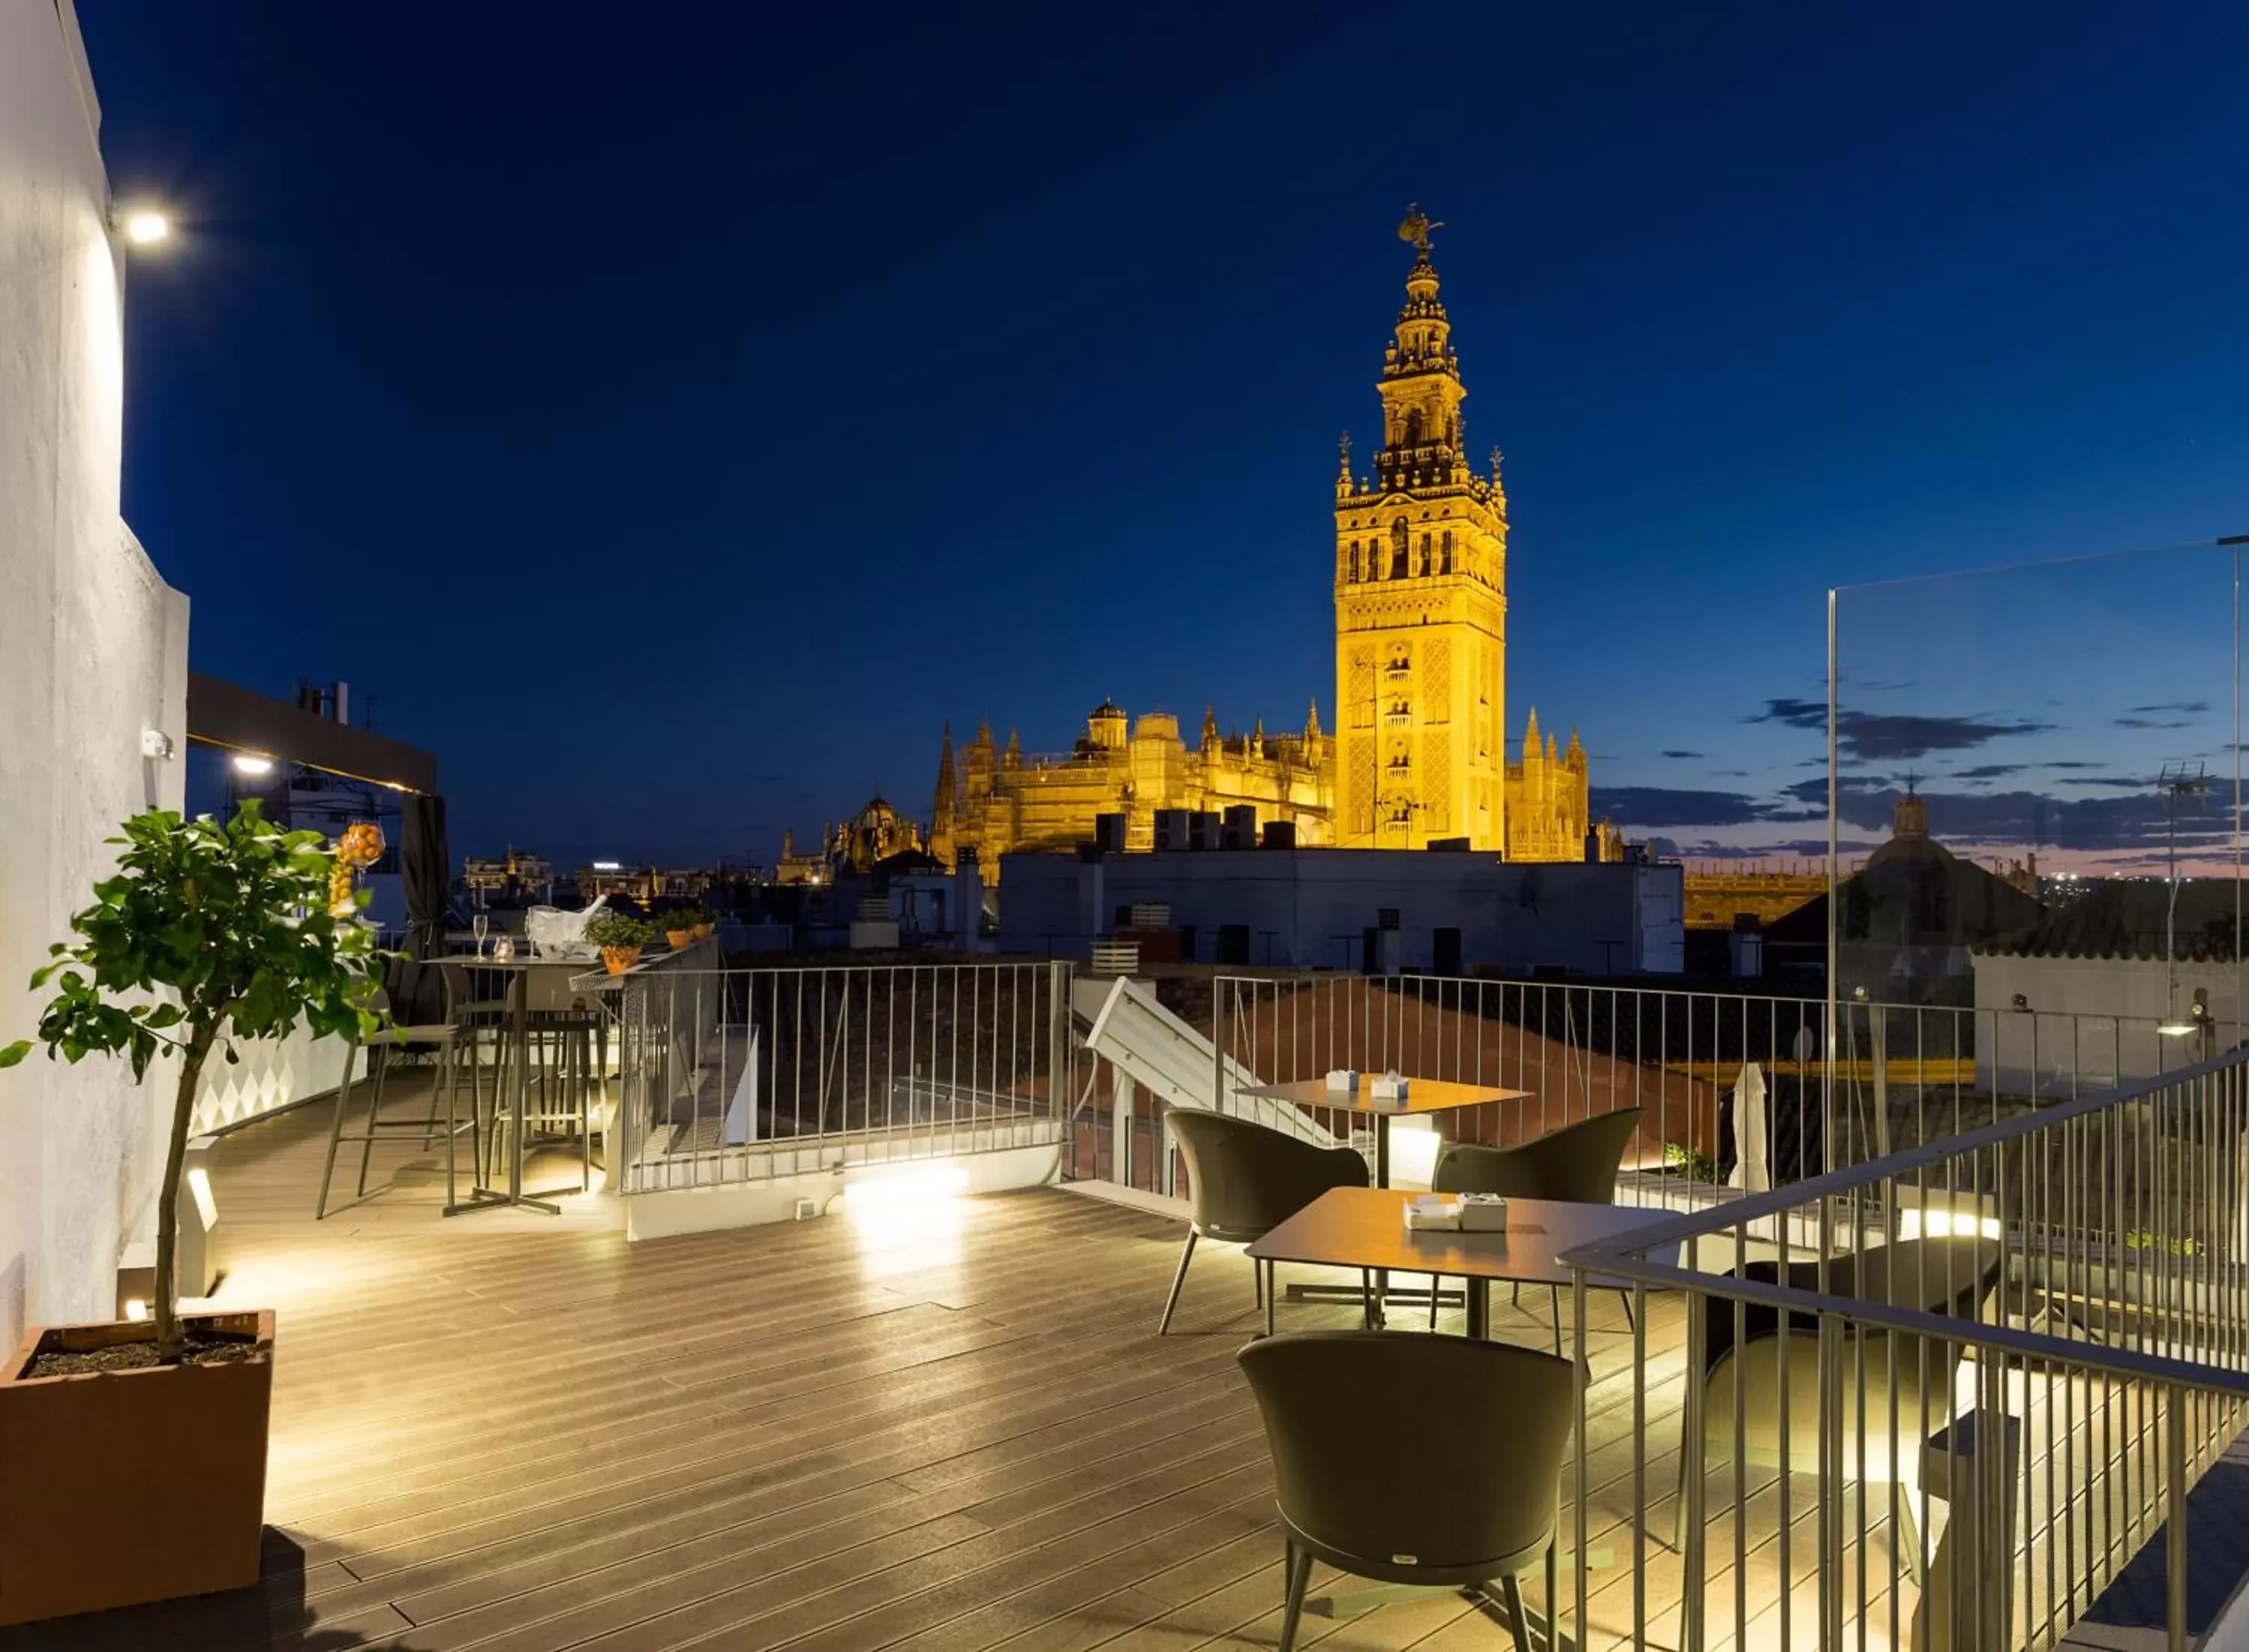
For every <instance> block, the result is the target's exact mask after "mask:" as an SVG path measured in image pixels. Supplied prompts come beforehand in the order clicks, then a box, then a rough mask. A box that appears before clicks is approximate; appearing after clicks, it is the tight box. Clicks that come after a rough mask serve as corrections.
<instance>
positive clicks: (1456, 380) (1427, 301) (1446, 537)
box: [1335, 208, 1507, 849]
mask: <svg viewBox="0 0 2249 1652" xmlns="http://www.w3.org/2000/svg"><path fill="white" fill-rule="evenodd" d="M1441 227H1442V226H1441V225H1438V224H1434V223H1430V222H1429V220H1428V219H1427V217H1425V216H1423V215H1422V214H1421V213H1420V210H1419V209H1412V208H1409V209H1407V213H1406V222H1405V223H1401V224H1400V225H1399V226H1398V235H1399V238H1400V240H1403V241H1408V242H1411V243H1413V246H1414V249H1415V250H1416V253H1417V257H1415V259H1414V263H1413V269H1412V270H1411V271H1408V272H1407V274H1406V307H1405V308H1404V309H1403V310H1401V311H1400V312H1399V313H1398V329H1397V338H1396V341H1395V342H1393V344H1392V345H1391V346H1390V349H1389V352H1388V353H1387V355H1386V357H1385V359H1384V361H1383V366H1382V381H1381V383H1380V385H1379V390H1380V392H1381V395H1382V450H1381V451H1380V452H1379V454H1377V455H1376V456H1375V460H1374V475H1373V476H1372V478H1371V479H1370V478H1367V477H1364V476H1361V477H1354V476H1352V475H1351V447H1350V440H1349V438H1348V437H1346V438H1345V444H1344V454H1343V465H1342V469H1341V471H1340V473H1339V474H1338V476H1337V477H1336V507H1335V523H1336V563H1335V613H1336V744H1337V764H1336V822H1335V832H1336V841H1337V842H1338V843H1339V844H1341V845H1342V846H1344V847H1346V848H1359V849H1372V848H1381V849H1418V848H1420V847H1424V846H1425V845H1427V843H1428V842H1429V841H1430V840H1432V839H1438V838H1466V839H1468V841H1469V843H1470V845H1471V846H1472V847H1475V848H1478V849H1499V848H1503V847H1504V845H1505V843H1506V841H1507V820H1506V807H1507V805H1506V795H1505V793H1506V774H1507V757H1506V751H1505V747H1504V744H1503V734H1504V730H1505V729H1506V726H1507V718H1506V709H1507V708H1506V689H1505V684H1506V669H1507V496H1506V493H1505V492H1504V491H1503V489H1502V488H1501V485H1500V479H1499V455H1498V453H1497V452H1496V450H1495V451H1494V453H1493V455H1492V468H1491V475H1490V476H1489V477H1486V476H1478V475H1476V474H1475V471H1474V470H1471V469H1470V468H1469V466H1468V459H1467V449H1466V446H1465V442H1464V438H1463V435H1462V427H1461V403H1462V401H1463V400H1464V399H1466V397H1467V395H1468V392H1467V390H1466V389H1465V388H1463V387H1462V384H1461V372H1460V358H1459V356H1458V355H1457V354H1455V352H1454V350H1453V346H1452V324H1451V323H1450V321H1448V319H1447V318H1446V315H1445V306H1444V305H1443V304H1442V303H1441V302H1440V301H1439V299H1438V298H1437V272H1436V270H1435V269H1434V267H1433V266H1432V265H1431V264H1430V263H1429V232H1430V231H1431V230H1434V229H1439V228H1441Z"/></svg>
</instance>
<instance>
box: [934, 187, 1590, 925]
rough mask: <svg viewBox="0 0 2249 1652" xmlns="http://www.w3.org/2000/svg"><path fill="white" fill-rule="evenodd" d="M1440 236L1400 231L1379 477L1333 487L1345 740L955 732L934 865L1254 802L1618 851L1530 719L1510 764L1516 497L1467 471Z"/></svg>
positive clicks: (990, 873)
mask: <svg viewBox="0 0 2249 1652" xmlns="http://www.w3.org/2000/svg"><path fill="white" fill-rule="evenodd" d="M1438 227H1439V226H1437V225H1435V224H1433V223H1430V222H1429V220H1428V219H1427V218H1426V217H1425V216H1422V215H1421V214H1420V212H1419V211H1410V212H1409V213H1408V215H1407V216H1406V222H1405V223H1402V224H1400V226H1399V230H1398V233H1399V236H1400V239H1402V240H1405V241H1406V242H1409V243H1412V244H1413V249H1414V255H1415V256H1414V262H1413V268H1412V269H1411V270H1410V271H1407V272H1406V304H1405V307H1404V308H1403V309H1402V310H1400V312H1399V316H1398V323H1397V326H1396V328H1395V330H1394V332H1393V338H1392V342H1391V344H1390V346H1389V348H1388V350H1387V351H1386V354H1385V357H1384V360H1383V366H1382V377H1381V379H1380V380H1379V382H1378V384H1377V386H1376V389H1377V393H1378V394H1379V395H1380V397H1381V399H1382V445H1381V447H1380V449H1379V451H1378V452H1377V453H1376V455H1375V456H1374V468H1373V474H1372V476H1358V475H1354V474H1353V473H1352V470H1351V444H1350V439H1349V438H1348V437H1345V442H1344V449H1343V461H1342V464H1341V467H1340V469H1339V470H1338V475H1337V477H1336V483H1335V569H1334V591H1335V620H1336V656H1335V671H1336V679H1335V682H1336V724H1337V727H1336V733H1335V737H1333V738H1332V739H1327V738H1324V737H1322V735H1321V733H1320V726H1319V712H1318V708H1317V705H1315V706H1314V708H1313V711H1312V715H1311V716H1310V719H1309V721H1308V722H1307V723H1306V726H1305V729H1304V732H1303V734H1302V735H1301V736H1296V735H1290V736H1283V737H1279V738H1275V739H1268V738H1266V737H1265V735H1264V732H1263V724H1262V721H1261V722H1260V723H1259V724H1258V727H1257V730H1256V732H1255V733H1253V734H1251V735H1249V736H1247V737H1241V736H1231V737H1223V738H1222V737H1220V735H1219V733H1218V729H1217V725H1216V723H1215V720H1214V718H1212V717H1210V716H1205V718H1204V722H1203V731H1202V742H1201V744H1200V747H1199V748H1198V749H1196V750H1193V751H1190V750H1189V749H1188V748H1187V747H1186V744H1185V743H1184V742H1183V741H1182V739H1181V737H1180V730H1179V722H1178V719H1177V718H1175V717H1173V716H1167V715H1165V714H1163V713H1150V714H1147V715H1145V716H1142V717H1141V718H1140V719H1139V721H1138V723H1134V724H1133V725H1132V726H1131V732H1130V734H1129V735H1128V734H1127V732H1126V717H1125V713H1124V712H1123V711H1122V710H1120V709H1118V708H1117V707H1116V706H1114V705H1111V704H1109V703H1103V704H1102V705H1101V706H1099V707H1098V708H1097V709H1095V711H1094V713H1093V715H1092V716H1091V717H1090V719H1089V720H1088V722H1087V725H1086V736H1085V737H1084V738H1083V739H1082V740H1080V741H1079V742H1078V743H1077V747H1076V750H1075V751H1072V752H1070V753H1069V754H1068V755H1067V756H1062V757H1034V758H1026V757H1024V756H1023V755H1022V753H1021V750H1020V748H1019V746H1018V744H1017V743H1016V740H1015V737H1014V736H1013V735H1012V734H1011V735H1010V736H1009V737H1008V746H1007V750H1006V751H1004V752H998V751H994V748H993V744H992V732H991V729H990V727H989V726H988V725H987V726H986V727H985V728H984V729H982V730H980V732H979V734H978V736H977V737H976V740H975V741H974V742H973V744H970V745H967V746H966V747H964V748H962V750H961V751H960V752H959V753H958V754H956V753H955V752H954V751H953V737H952V731H951V730H949V729H948V730H946V738H945V747H944V751H943V754H942V756H941V757H940V758H939V765H938V790H937V801H936V809H935V819H934V823H933V825H932V832H931V842H930V851H931V853H932V854H934V855H936V856H937V857H938V859H939V860H943V861H946V863H947V864H951V862H952V860H953V855H954V853H956V851H958V850H959V849H961V848H965V847H973V848H974V849H975V850H976V851H977V853H978V858H979V860H980V864H981V865H982V867H983V868H984V876H985V877H986V879H987V881H990V880H995V879H996V878H997V877H998V875H999V858H1000V856H1001V854H1003V853H1008V852H1010V851H1013V850H1020V849H1042V848H1052V849H1069V848H1074V847H1076V845H1078V844H1080V843H1083V842H1085V841H1087V840H1090V839H1091V838H1092V837H1093V835H1094V820H1095V818H1096V817H1097V816H1099V815H1102V814H1109V813H1119V814H1123V815H1124V816H1125V822H1126V826H1125V847H1127V848H1136V849H1145V848H1147V847H1151V846H1152V843H1153V841H1154V815H1155V812H1156V811H1158V810H1159V809H1193V810H1210V811H1219V810H1223V809H1224V808H1226V807H1228V805H1234V804H1245V803H1247V804H1255V805H1257V810H1258V819H1259V821H1260V823H1261V824H1262V823H1264V822H1266V821H1269V820H1282V821H1287V822H1290V823H1291V824H1293V825H1294V826H1295V828H1296V841H1297V842H1298V843H1299V844H1301V845H1307V846H1317V845H1322V844H1328V845H1336V846H1339V847H1345V848H1365V849H1374V848H1381V849H1418V848H1424V847H1427V846H1428V845H1430V844H1431V843H1436V842H1444V841H1454V842H1458V841H1462V840H1465V842H1466V844H1467V846H1468V847H1469V848H1471V849H1480V850H1490V851H1493V852H1496V853H1499V854H1501V855H1503V857H1504V858H1505V859H1507V860H1530V861H1554V860H1583V859H1585V855H1586V853H1587V840H1588V838H1589V836H1592V837H1593V839H1594V848H1593V852H1594V853H1598V854H1599V857H1600V858H1601V859H1603V860H1617V859H1620V858H1621V856H1622V845H1621V843H1620V841H1619V840H1618V838H1617V834H1616V833H1615V831H1614V829H1613V827H1611V826H1609V824H1608V823H1607V822H1606V821H1603V822H1601V823H1599V826H1595V825H1594V823H1593V821H1592V809H1591V781H1590V777H1589V773H1588V767H1587V762H1586V757H1585V747H1584V746H1583V745H1582V744H1579V742H1578V736H1577V734H1576V732H1575V731H1574V730H1573V731H1572V733H1571V736H1570V742H1569V744H1568V746H1567V747H1566V748H1564V747H1560V746H1558V744H1556V742H1555V740H1554V738H1553V737H1552V736H1551V735H1549V736H1547V737H1545V740H1544V744H1541V742H1540V737H1539V732H1538V716H1537V712H1535V711H1533V712H1532V713H1531V714H1530V718H1529V720H1528V724H1527V727H1526V729H1525V730H1524V735H1523V746H1522V757H1521V760H1520V761H1518V762H1510V761H1509V760H1508V757H1507V750H1506V738H1507V494H1506V491H1505V490H1504V489H1503V487H1502V485H1501V483H1500V476H1499V453H1498V450H1497V449H1494V450H1493V452H1492V455H1491V468H1490V471H1489V474H1488V475H1486V474H1480V473H1478V472H1477V471H1476V470H1475V468H1474V467H1473V466H1471V465H1470V463H1468V446H1467V437H1466V435H1465V433H1464V429H1463V427H1462V417H1461V404H1462V402H1463V401H1466V400H1467V399H1468V390H1467V388H1466V387H1465V386H1464V384H1463V383H1462V378H1461V364H1460V355H1459V353H1458V352H1457V351H1456V350H1455V348H1454V346H1453V340H1452V323H1451V319H1450V318H1449V317H1448V315H1447V314H1446V312H1445V306H1444V304H1443V302H1442V301H1441V299H1440V298H1438V296H1437V271H1436V270H1435V267H1434V265H1433V264H1431V263H1430V260H1429V252H1430V245H1429V232H1430V230H1434V229H1436V228H1438Z"/></svg>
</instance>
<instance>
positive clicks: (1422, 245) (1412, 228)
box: [1398, 205, 1445, 258]
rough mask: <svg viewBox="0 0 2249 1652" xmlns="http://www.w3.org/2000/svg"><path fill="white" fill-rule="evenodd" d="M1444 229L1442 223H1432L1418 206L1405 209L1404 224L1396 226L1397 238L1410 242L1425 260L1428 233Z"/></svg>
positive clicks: (1427, 251) (1427, 249) (1427, 250)
mask: <svg viewBox="0 0 2249 1652" xmlns="http://www.w3.org/2000/svg"><path fill="white" fill-rule="evenodd" d="M1444 227H1445V226H1444V223H1442V221H1438V222H1435V223H1432V222H1431V221H1430V218H1429V215H1428V214H1427V213H1426V212H1424V211H1422V210H1421V209H1420V207H1419V206H1418V205H1409V206H1408V207H1407V208H1406V222H1405V223H1401V224H1400V225H1399V226H1398V238H1399V239H1400V241H1410V242H1412V243H1413V245H1414V247H1415V248H1416V249H1417V250H1419V251H1420V254H1421V256H1422V257H1425V258H1426V257H1428V256H1429V231H1430V230H1441V229H1443V228H1444Z"/></svg>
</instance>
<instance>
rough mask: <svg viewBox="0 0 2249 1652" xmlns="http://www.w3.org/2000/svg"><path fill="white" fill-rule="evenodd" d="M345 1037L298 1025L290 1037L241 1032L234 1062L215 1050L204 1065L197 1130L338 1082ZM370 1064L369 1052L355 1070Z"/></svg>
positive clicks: (246, 1117) (220, 1126) (255, 1114)
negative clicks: (244, 1035)
mask: <svg viewBox="0 0 2249 1652" xmlns="http://www.w3.org/2000/svg"><path fill="white" fill-rule="evenodd" d="M344 1047H345V1046H344V1045H343V1042H342V1041H341V1040H340V1039H337V1038H315V1037H313V1034H312V1033H311V1032H306V1031H305V1030H304V1029H302V1028H299V1030H298V1031H297V1032H292V1033H291V1034H290V1035H289V1036H288V1037H287V1038H237V1039H236V1040H235V1041H234V1050H235V1053H236V1054H237V1055H238V1056H240V1057H241V1058H242V1059H241V1060H239V1061H238V1062H237V1063H235V1064H233V1065H232V1066H230V1065H228V1063H227V1060H226V1059H225V1057H224V1055H222V1054H219V1053H217V1052H213V1054H212V1056H211V1059H210V1062H209V1063H208V1064H207V1065H206V1066H204V1068H203V1085H202V1087H201V1089H200V1091H199V1092H198V1093H197V1094H196V1114H195V1121H194V1122H193V1123H192V1124H191V1125H190V1126H189V1128H190V1129H191V1130H192V1131H193V1132H194V1133H195V1134H197V1135H204V1134H209V1133H210V1132H211V1131H213V1130H225V1129H230V1128H233V1127H234V1126H236V1125H237V1124H244V1123H247V1122H248V1121H250V1120H251V1119H256V1118H262V1117H263V1116H265V1114H268V1113H278V1112H279V1111H280V1110H281V1109H282V1108H283V1107H289V1106H291V1105H292V1104H293V1103H295V1102H299V1101H301V1100H304V1099H305V1098H306V1097H307V1096H313V1095H320V1094H321V1093H324V1092H327V1091H332V1090H334V1088H335V1087H336V1084H337V1081H338V1080H340V1079H341V1078H342V1076H343V1065H344ZM366 1070H367V1068H366V1057H365V1056H364V1055H361V1056H357V1057H355V1058H354V1065H353V1072H354V1075H357V1074H359V1073H364V1072H365V1071H366Z"/></svg>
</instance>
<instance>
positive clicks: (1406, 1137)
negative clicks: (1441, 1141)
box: [1390, 1119, 1438, 1188]
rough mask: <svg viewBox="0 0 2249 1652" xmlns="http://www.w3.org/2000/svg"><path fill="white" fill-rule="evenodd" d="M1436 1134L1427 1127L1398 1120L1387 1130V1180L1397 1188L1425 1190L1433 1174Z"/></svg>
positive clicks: (1432, 1129) (1435, 1164)
mask: <svg viewBox="0 0 2249 1652" xmlns="http://www.w3.org/2000/svg"><path fill="white" fill-rule="evenodd" d="M1437 1147H1438V1141H1437V1133H1436V1131H1435V1130H1434V1128H1431V1127H1430V1126H1428V1125H1426V1124H1420V1123H1408V1122H1407V1121H1405V1120H1404V1119H1400V1120H1397V1121H1394V1122H1393V1123H1392V1125H1391V1127H1390V1179H1391V1181H1392V1182H1395V1183H1397V1184H1398V1185H1399V1186H1400V1187H1415V1188H1426V1187H1427V1186H1428V1185H1429V1179H1430V1178H1431V1177H1432V1176H1435V1175H1436V1174H1437Z"/></svg>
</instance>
